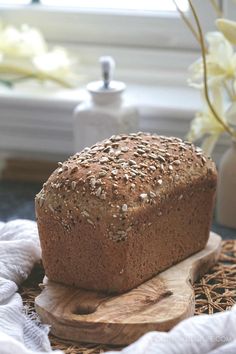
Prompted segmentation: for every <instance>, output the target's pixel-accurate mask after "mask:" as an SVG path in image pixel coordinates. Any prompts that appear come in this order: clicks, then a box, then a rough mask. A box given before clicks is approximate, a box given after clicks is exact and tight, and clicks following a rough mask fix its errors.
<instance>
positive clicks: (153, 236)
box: [36, 133, 217, 292]
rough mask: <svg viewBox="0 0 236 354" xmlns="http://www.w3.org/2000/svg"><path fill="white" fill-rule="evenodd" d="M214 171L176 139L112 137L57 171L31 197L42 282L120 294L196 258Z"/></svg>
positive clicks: (196, 150)
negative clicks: (43, 271) (35, 195)
mask: <svg viewBox="0 0 236 354" xmlns="http://www.w3.org/2000/svg"><path fill="white" fill-rule="evenodd" d="M216 179H217V178H216V169H215V165H214V163H213V162H212V161H211V160H210V159H209V158H207V157H206V156H204V154H203V152H202V151H201V149H199V148H197V147H195V146H194V145H192V144H191V143H189V142H184V141H182V140H180V139H178V138H173V137H170V138H168V137H163V136H156V135H149V134H144V133H138V134H130V135H121V136H112V137H111V138H110V139H106V140H105V141H103V142H101V143H97V144H95V145H94V146H92V147H91V148H86V149H84V150H83V151H82V152H81V153H78V154H76V155H74V156H72V157H70V158H69V159H68V161H65V162H64V163H59V166H58V168H57V170H56V171H55V172H54V173H53V174H52V175H51V176H50V178H49V179H48V181H47V182H46V183H45V184H44V186H43V189H42V190H41V192H40V193H39V194H38V195H37V197H36V215H37V222H38V228H39V235H40V241H41V246H42V257H43V264H44V267H45V272H46V275H47V276H48V277H49V279H51V280H54V281H58V282H62V283H65V284H69V285H74V286H78V287H82V288H86V289H92V290H99V291H106V292H124V291H127V290H129V289H131V288H133V287H135V286H137V285H139V284H140V283H142V282H144V281H145V280H147V279H149V278H151V277H152V276H154V275H155V274H157V273H158V272H160V271H161V270H163V269H166V268H167V267H169V266H171V265H172V264H174V263H177V262H179V261H181V260H182V259H184V258H186V257H188V256H189V255H191V254H193V253H195V252H197V251H199V250H201V249H202V248H203V247H204V246H205V244H206V242H207V240H208V236H209V230H210V224H211V215H212V210H213V202H214V195H215V188H216Z"/></svg>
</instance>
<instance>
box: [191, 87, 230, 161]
mask: <svg viewBox="0 0 236 354" xmlns="http://www.w3.org/2000/svg"><path fill="white" fill-rule="evenodd" d="M204 102H205V100H204ZM212 104H213V106H214V108H215V110H216V112H217V113H218V115H219V116H220V117H221V118H222V119H223V120H224V121H225V119H224V107H223V99H222V94H221V90H220V89H219V88H214V89H213V90H212ZM223 132H224V127H223V126H222V125H221V124H220V123H219V122H218V121H217V119H216V118H215V116H214V115H213V113H212V112H211V110H210V109H209V107H208V105H207V103H206V102H205V105H204V108H203V111H202V112H198V113H197V114H196V116H195V118H194V119H193V120H192V122H191V127H190V131H189V133H188V139H189V140H191V141H196V140H198V139H201V138H204V140H203V145H202V148H203V150H204V151H205V152H206V153H207V154H209V155H210V154H211V152H212V150H213V148H214V146H215V143H216V142H217V140H218V138H219V136H220V134H221V133H223Z"/></svg>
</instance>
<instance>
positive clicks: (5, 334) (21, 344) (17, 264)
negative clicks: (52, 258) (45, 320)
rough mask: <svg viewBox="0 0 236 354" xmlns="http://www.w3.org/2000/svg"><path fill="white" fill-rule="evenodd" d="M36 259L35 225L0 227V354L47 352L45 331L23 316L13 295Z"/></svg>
mask: <svg viewBox="0 0 236 354" xmlns="http://www.w3.org/2000/svg"><path fill="white" fill-rule="evenodd" d="M40 258H41V249H40V244H39V237H38V230H37V225H36V223H35V222H33V221H28V220H14V221H10V222H8V223H6V224H5V223H0V354H3V353H4V354H31V353H38V352H40V351H41V352H51V346H50V342H49V339H48V331H49V327H48V326H45V325H38V324H37V322H36V321H34V320H32V319H31V318H30V317H29V316H27V314H26V313H25V311H24V308H23V303H22V299H21V297H20V295H19V294H18V293H16V291H17V288H18V287H17V285H19V284H20V283H21V282H22V281H23V280H25V279H26V278H27V277H28V276H29V274H30V272H31V270H32V268H33V266H34V264H35V263H36V262H38V261H39V260H40ZM57 353H59V352H57ZM60 353H61V352H60Z"/></svg>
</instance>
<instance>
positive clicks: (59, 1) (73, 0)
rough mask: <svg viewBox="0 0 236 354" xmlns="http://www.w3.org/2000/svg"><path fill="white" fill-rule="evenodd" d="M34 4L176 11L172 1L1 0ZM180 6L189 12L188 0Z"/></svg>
mask: <svg viewBox="0 0 236 354" xmlns="http://www.w3.org/2000/svg"><path fill="white" fill-rule="evenodd" d="M32 2H35V3H37V2H38V3H41V4H42V5H46V6H52V7H57V6H58V7H65V8H66V7H78V8H79V7H80V8H84V9H85V8H92V9H101V10H102V9H111V10H138V11H155V12H156V11H161V12H166V11H167V12H174V11H176V8H175V5H174V2H173V1H172V0H38V1H30V0H0V4H4V5H22V4H30V3H32ZM178 5H179V7H180V8H181V9H182V10H183V11H187V10H188V1H187V0H178Z"/></svg>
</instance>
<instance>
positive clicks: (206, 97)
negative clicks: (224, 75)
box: [188, 0, 235, 136]
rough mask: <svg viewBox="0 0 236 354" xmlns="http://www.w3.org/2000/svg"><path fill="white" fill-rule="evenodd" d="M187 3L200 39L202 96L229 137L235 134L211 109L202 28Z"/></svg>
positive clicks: (195, 14) (189, 0) (194, 12)
mask: <svg viewBox="0 0 236 354" xmlns="http://www.w3.org/2000/svg"><path fill="white" fill-rule="evenodd" d="M188 2H189V6H190V8H191V11H192V13H193V16H194V19H195V22H196V25H197V28H198V33H199V38H200V45H201V52H202V61H203V80H204V95H205V99H206V101H207V104H208V107H209V109H210V110H211V112H212V114H213V115H214V117H215V118H216V120H217V121H218V123H219V124H220V125H221V126H222V127H223V128H224V130H225V131H226V132H227V133H228V134H230V135H231V136H234V135H235V132H234V131H233V130H232V129H231V127H230V126H229V125H228V124H227V123H225V122H224V120H223V119H222V118H221V117H220V116H219V115H218V113H217V112H216V110H215V108H214V107H213V105H212V103H211V100H210V97H209V93H208V83H207V63H206V52H205V48H204V38H203V33H202V28H201V25H200V22H199V19H198V16H197V13H196V10H195V8H194V6H193V4H192V0H188Z"/></svg>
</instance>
